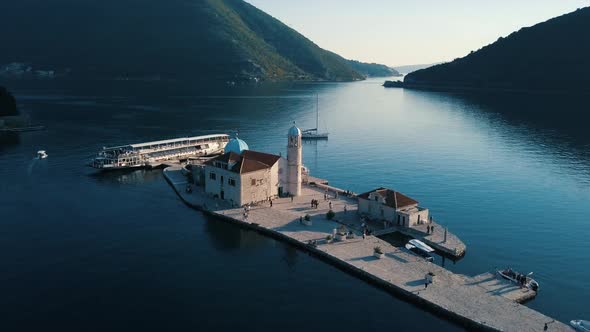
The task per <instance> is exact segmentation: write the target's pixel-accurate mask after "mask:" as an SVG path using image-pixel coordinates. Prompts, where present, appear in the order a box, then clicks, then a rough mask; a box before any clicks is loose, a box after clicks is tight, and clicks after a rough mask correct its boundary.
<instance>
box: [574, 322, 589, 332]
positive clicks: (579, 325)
mask: <svg viewBox="0 0 590 332" xmlns="http://www.w3.org/2000/svg"><path fill="white" fill-rule="evenodd" d="M570 325H571V326H572V327H573V328H574V329H575V330H576V331H583V332H590V321H587V320H583V319H577V320H572V321H570Z"/></svg>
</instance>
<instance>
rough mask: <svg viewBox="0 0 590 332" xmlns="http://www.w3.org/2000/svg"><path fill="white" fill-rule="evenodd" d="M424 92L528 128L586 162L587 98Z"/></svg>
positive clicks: (589, 139) (589, 138)
mask: <svg viewBox="0 0 590 332" xmlns="http://www.w3.org/2000/svg"><path fill="white" fill-rule="evenodd" d="M411 93H413V92H411ZM421 93H424V92H421ZM426 93H429V94H430V93H432V94H444V95H447V96H453V97H456V98H458V99H461V101H463V102H464V103H465V104H466V106H468V107H466V109H470V110H474V109H477V110H481V111H483V112H485V113H486V114H490V115H498V116H500V118H501V119H502V120H504V121H505V122H506V124H507V125H509V126H512V127H516V128H524V129H529V130H530V131H531V132H527V134H532V135H533V137H535V136H536V138H541V139H543V140H546V141H547V143H550V144H552V145H557V146H563V145H565V146H567V147H568V148H571V149H574V150H576V152H577V153H578V154H579V155H580V156H584V158H585V159H588V157H589V156H590V151H587V149H586V148H587V146H588V145H590V131H588V130H587V123H586V122H585V121H583V120H584V119H585V118H586V113H587V112H588V106H587V105H588V103H587V99H588V96H583V95H555V94H525V93H518V94H516V93H450V92H448V93H447V92H426ZM469 106H471V107H469ZM535 134H537V135H535Z"/></svg>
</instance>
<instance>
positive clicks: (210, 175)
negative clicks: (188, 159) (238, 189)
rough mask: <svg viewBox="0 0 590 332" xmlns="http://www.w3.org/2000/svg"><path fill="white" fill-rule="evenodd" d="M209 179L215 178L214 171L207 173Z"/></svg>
mask: <svg viewBox="0 0 590 332" xmlns="http://www.w3.org/2000/svg"><path fill="white" fill-rule="evenodd" d="M209 179H211V180H215V179H217V176H215V173H213V172H211V173H209Z"/></svg>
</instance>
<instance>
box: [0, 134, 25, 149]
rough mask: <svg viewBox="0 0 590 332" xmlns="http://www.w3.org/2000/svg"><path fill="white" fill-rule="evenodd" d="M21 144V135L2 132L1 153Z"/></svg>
mask: <svg viewBox="0 0 590 332" xmlns="http://www.w3.org/2000/svg"><path fill="white" fill-rule="evenodd" d="M19 143H20V136H19V133H14V132H4V131H0V152H2V151H3V150H5V149H6V148H8V147H10V146H13V145H17V144H19Z"/></svg>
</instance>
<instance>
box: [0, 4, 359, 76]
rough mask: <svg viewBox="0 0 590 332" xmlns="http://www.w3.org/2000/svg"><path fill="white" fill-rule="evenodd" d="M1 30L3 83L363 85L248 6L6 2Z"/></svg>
mask: <svg viewBox="0 0 590 332" xmlns="http://www.w3.org/2000/svg"><path fill="white" fill-rule="evenodd" d="M0 29H1V31H3V33H2V45H3V47H2V52H0V76H4V77H10V76H12V77H35V78H39V77H43V78H59V77H76V78H90V79H102V78H106V79H111V78H120V79H137V78H139V79H196V80H201V79H202V80H221V81H240V80H299V79H301V80H333V81H352V80H359V79H363V74H361V73H359V72H358V71H356V70H355V69H354V68H353V66H351V65H350V63H349V62H348V61H347V60H345V59H344V58H342V57H341V56H339V55H337V54H335V53H332V52H329V51H326V50H324V49H322V48H320V47H319V46H318V45H316V44H314V43H313V42H312V41H310V40H309V39H307V38H305V37H304V36H303V35H301V34H299V33H298V32H297V31H295V30H293V29H291V28H289V27H288V26H287V25H285V24H283V23H281V22H280V21H279V20H277V19H275V18H273V17H272V16H270V15H268V14H266V13H264V12H263V11H261V10H259V9H257V8H256V7H254V6H252V5H250V4H248V3H246V2H244V1H242V0H167V1H161V0H83V1H80V0H51V1H47V0H18V1H2V2H1V3H0Z"/></svg>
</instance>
